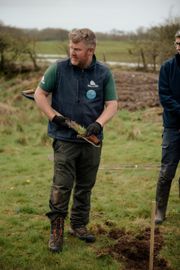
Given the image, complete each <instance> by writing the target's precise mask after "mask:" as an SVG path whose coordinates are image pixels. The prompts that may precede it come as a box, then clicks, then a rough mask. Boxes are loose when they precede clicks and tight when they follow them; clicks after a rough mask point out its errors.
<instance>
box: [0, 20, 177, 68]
mask: <svg viewBox="0 0 180 270" xmlns="http://www.w3.org/2000/svg"><path fill="white" fill-rule="evenodd" d="M179 29H180V17H176V18H171V19H168V20H166V21H165V23H164V24H162V25H159V26H155V27H151V28H150V29H144V28H143V27H141V28H139V29H137V31H136V32H135V33H134V32H129V33H125V32H123V31H119V30H116V29H113V30H112V31H111V32H110V33H96V34H97V38H98V40H108V39H109V40H116V41H118V40H119V41H120V40H132V41H133V42H134V49H133V50H129V53H130V54H132V55H136V56H137V57H138V61H139V62H141V63H142V64H143V69H144V70H147V69H148V64H149V63H150V64H152V66H153V70H154V71H156V66H157V63H162V62H163V61H164V59H166V58H168V57H170V56H171V55H173V54H174V48H173V40H174V35H175V32H176V31H177V30H179ZM67 38H68V31H67V30H64V29H60V28H58V29H54V28H46V29H43V30H38V29H19V28H15V27H10V26H5V25H4V24H3V23H2V22H0V72H7V71H10V70H13V68H14V69H17V66H18V65H17V63H18V62H19V63H21V64H19V69H21V70H25V69H26V68H27V66H26V67H25V65H24V67H23V65H22V63H24V61H25V60H27V59H29V60H30V61H31V63H32V65H33V68H34V69H35V70H37V69H38V68H39V67H38V64H37V55H36V41H39V40H41V41H42V40H46V41H47V40H59V41H64V40H67Z"/></svg>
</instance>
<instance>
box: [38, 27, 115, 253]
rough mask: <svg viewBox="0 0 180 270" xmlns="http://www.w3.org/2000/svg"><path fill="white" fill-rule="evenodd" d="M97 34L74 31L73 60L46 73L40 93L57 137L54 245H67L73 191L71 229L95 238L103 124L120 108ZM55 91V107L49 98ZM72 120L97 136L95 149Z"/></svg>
mask: <svg viewBox="0 0 180 270" xmlns="http://www.w3.org/2000/svg"><path fill="white" fill-rule="evenodd" d="M95 48H96V36H95V34H94V32H93V31H91V30H90V29H87V28H82V29H75V30H72V31H71V32H70V33H69V55H70V57H69V58H68V59H65V60H63V61H57V62H56V63H54V64H53V65H51V66H50V67H49V68H48V69H47V71H46V72H45V74H44V76H43V78H42V80H41V82H40V84H39V86H38V87H37V89H36V91H35V101H36V103H37V106H38V107H39V108H40V109H41V110H42V111H43V112H44V113H45V115H46V116H47V117H48V119H49V125H48V134H49V136H50V137H52V138H53V150H54V177H53V183H52V188H51V194H50V200H49V206H50V212H48V213H47V216H48V218H49V219H50V222H51V232H50V240H49V249H50V250H51V251H54V252H59V251H62V249H63V231H64V220H65V218H66V217H67V214H68V205H69V201H70V196H71V193H72V190H73V199H72V208H71V211H70V233H71V234H72V235H74V236H76V237H78V238H79V239H81V240H84V241H86V242H94V241H95V236H94V235H93V234H92V233H90V232H89V231H88V230H87V226H86V225H87V224H88V223H89V214H90V201H91V191H92V188H93V186H94V184H95V181H96V174H97V171H98V167H99V163H100V156H101V148H102V140H103V127H104V125H105V124H106V123H107V122H108V121H109V120H110V119H111V118H112V117H113V116H114V115H115V113H116V112H117V104H118V103H117V95H116V89H115V83H114V79H113V76H112V73H111V71H110V70H109V68H108V67H107V66H106V65H104V64H102V63H100V62H99V61H97V60H96V57H95V54H94V53H95ZM49 95H52V102H51V105H50V104H49V101H48V96H49ZM70 120H73V121H75V122H76V123H78V124H80V125H81V126H82V127H84V128H85V130H86V134H85V135H86V137H89V136H91V135H95V136H96V137H97V138H98V140H99V141H100V143H99V147H95V146H93V145H91V144H89V143H87V142H86V141H85V140H83V139H82V138H80V137H78V136H77V132H76V131H75V130H74V129H72V128H70V127H69V125H68V123H69V121H70Z"/></svg>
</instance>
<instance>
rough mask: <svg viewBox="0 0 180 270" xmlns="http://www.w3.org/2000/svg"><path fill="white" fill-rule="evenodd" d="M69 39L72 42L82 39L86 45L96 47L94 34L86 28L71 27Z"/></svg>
mask: <svg viewBox="0 0 180 270" xmlns="http://www.w3.org/2000/svg"><path fill="white" fill-rule="evenodd" d="M69 40H71V41H72V42H73V43H78V42H80V41H83V42H85V43H86V45H88V46H90V47H92V48H95V47H96V35H95V33H94V32H93V31H91V30H90V29H88V28H81V29H73V30H72V31H71V32H70V33H69Z"/></svg>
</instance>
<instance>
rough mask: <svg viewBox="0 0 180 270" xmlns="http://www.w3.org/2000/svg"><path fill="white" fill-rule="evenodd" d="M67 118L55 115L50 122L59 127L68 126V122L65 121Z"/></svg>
mask: <svg viewBox="0 0 180 270" xmlns="http://www.w3.org/2000/svg"><path fill="white" fill-rule="evenodd" d="M67 120H69V119H68V118H66V117H64V116H61V115H55V116H54V117H53V119H52V122H53V123H55V124H56V125H58V126H61V127H68V124H67V122H66V121H67Z"/></svg>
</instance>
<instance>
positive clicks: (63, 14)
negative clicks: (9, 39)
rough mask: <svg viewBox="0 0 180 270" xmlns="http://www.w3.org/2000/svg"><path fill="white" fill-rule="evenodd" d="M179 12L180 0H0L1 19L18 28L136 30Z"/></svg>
mask: <svg viewBox="0 0 180 270" xmlns="http://www.w3.org/2000/svg"><path fill="white" fill-rule="evenodd" d="M176 16H180V0H0V21H2V22H3V23H4V24H5V25H11V26H16V27H21V28H38V29H43V28H47V27H54V28H64V29H67V30H72V29H73V28H80V27H88V28H91V29H92V30H93V31H96V32H97V31H101V32H109V31H110V30H112V29H118V30H122V31H135V30H137V29H138V28H139V27H141V26H143V27H145V28H149V27H151V26H154V25H159V24H162V23H164V22H165V20H167V19H169V18H173V17H176Z"/></svg>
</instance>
